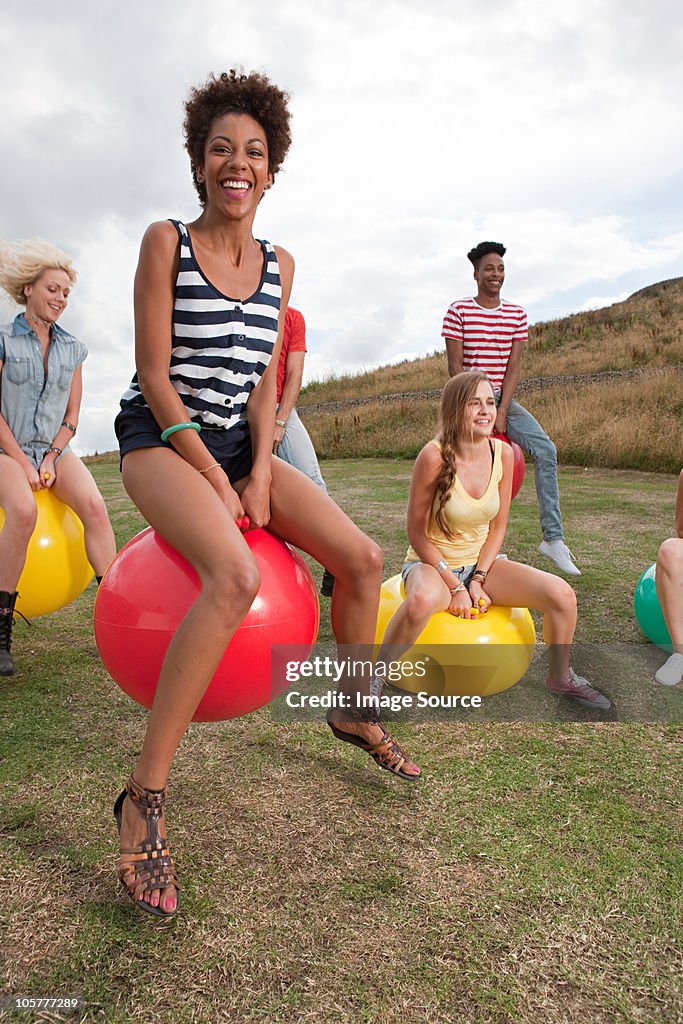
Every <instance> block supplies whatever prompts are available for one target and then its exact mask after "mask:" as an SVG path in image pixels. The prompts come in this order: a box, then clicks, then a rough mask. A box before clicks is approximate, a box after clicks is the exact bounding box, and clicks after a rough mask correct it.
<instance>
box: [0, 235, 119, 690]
mask: <svg viewBox="0 0 683 1024" xmlns="http://www.w3.org/2000/svg"><path fill="white" fill-rule="evenodd" d="M75 282H76V271H75V270H74V267H73V265H72V263H71V260H70V259H69V257H68V256H67V255H66V254H65V253H63V252H61V250H59V249H58V248H56V246H54V245H51V244H50V243H49V242H46V241H44V240H43V239H40V238H35V239H32V240H31V241H27V242H14V243H10V242H0V287H2V288H3V289H4V290H5V291H6V292H7V294H8V295H9V297H10V298H11V299H12V300H13V301H14V302H16V303H17V304H18V305H20V306H24V307H25V309H24V311H23V312H22V313H19V315H18V316H17V317H16V318H15V319H14V320H13V321H12V323H10V324H5V325H4V326H2V327H0V506H1V507H2V508H3V509H4V512H5V526H4V528H3V530H2V532H1V533H0V675H4V676H10V675H13V673H14V662H13V661H12V655H11V653H10V648H11V640H12V635H11V634H12V614H13V611H14V605H15V602H16V599H17V593H16V588H17V583H18V581H19V577H20V576H21V572H22V569H23V568H24V562H25V561H26V549H27V546H28V542H29V540H30V538H31V534H32V533H33V528H34V526H35V523H36V503H35V500H34V498H33V494H32V493H31V492H32V491H39V490H41V489H49V488H52V489H53V490H54V492H55V494H56V495H57V497H58V498H60V499H61V500H62V501H63V502H65V503H66V504H67V505H69V506H70V508H72V509H73V510H74V512H75V513H76V515H77V516H78V517H79V518H80V520H81V521H82V523H83V528H84V531H85V547H86V552H87V555H88V560H89V561H90V564H91V565H92V567H93V569H94V570H95V573H96V575H97V576H98V578H101V576H102V574H103V573H104V571H105V569H106V568H107V566H108V565H109V563H110V562H111V560H112V559H113V557H114V555H115V554H116V546H115V543H114V534H113V532H112V528H111V525H110V523H109V517H108V516H107V510H106V508H105V504H104V501H103V499H102V496H101V495H100V493H99V491H98V490H97V486H96V484H95V481H94V480H93V478H92V476H91V475H90V473H89V472H88V470H87V469H86V468H85V466H84V465H83V463H82V462H81V461H80V459H79V458H77V457H76V456H75V455H74V454H73V453H72V452H71V451H70V450H69V442H70V441H71V440H72V438H73V436H74V434H75V433H76V430H77V428H78V416H79V412H80V407H81V393H82V388H83V383H82V377H81V366H82V363H83V360H84V359H85V357H86V355H87V349H86V347H85V345H84V344H83V343H82V342H80V341H78V340H77V339H76V338H74V337H73V335H71V334H69V333H68V332H67V331H65V330H63V329H62V328H61V327H60V326H59V325H58V324H57V321H58V320H59V318H60V317H61V315H62V313H63V312H64V310H65V309H66V307H67V304H68V301H69V296H70V294H71V288H72V286H73V285H74V284H75Z"/></svg>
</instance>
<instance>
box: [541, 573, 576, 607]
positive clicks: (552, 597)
mask: <svg viewBox="0 0 683 1024" xmlns="http://www.w3.org/2000/svg"><path fill="white" fill-rule="evenodd" d="M548 599H549V606H550V607H549V609H548V610H553V611H556V612H560V613H561V614H563V615H572V616H576V594H575V593H574V591H573V589H572V587H570V585H569V584H568V583H567V581H566V580H563V579H561V578H560V577H559V576H554V577H553V582H552V583H551V585H550V587H549V592H548Z"/></svg>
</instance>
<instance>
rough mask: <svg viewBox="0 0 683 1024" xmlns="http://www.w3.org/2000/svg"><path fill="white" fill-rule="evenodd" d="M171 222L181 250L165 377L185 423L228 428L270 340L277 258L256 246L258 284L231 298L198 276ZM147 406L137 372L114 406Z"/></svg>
mask: <svg viewBox="0 0 683 1024" xmlns="http://www.w3.org/2000/svg"><path fill="white" fill-rule="evenodd" d="M171 223H172V224H174V225H175V227H176V230H177V232H178V236H179V239H180V253H179V262H178V277H177V279H176V285H175V301H174V303H173V318H172V329H171V335H172V341H171V364H170V369H169V377H170V380H171V384H172V385H173V387H174V388H175V389H176V391H177V392H178V394H179V395H180V398H181V399H182V401H183V404H184V405H185V408H186V409H187V412H188V417H189V419H191V420H193V421H194V422H197V423H201V424H202V425H203V426H207V427H216V428H219V429H223V430H230V429H231V428H233V427H236V426H238V425H240V424H244V422H245V421H246V417H247V412H246V407H247V400H248V399H249V395H250V394H251V392H252V391H253V389H254V388H255V387H256V385H257V384H258V382H259V380H260V379H261V377H262V376H263V373H264V371H265V369H266V367H267V366H268V363H269V362H270V357H271V356H272V354H273V349H274V348H275V343H276V342H277V334H278V315H279V312H280V299H281V296H282V285H281V282H280V268H279V266H278V262H277V256H276V254H275V250H274V248H273V246H272V245H271V244H270V242H263V241H261V242H259V244H260V246H261V249H262V251H263V272H262V274H261V280H260V282H259V286H258V288H257V290H256V292H255V293H254V294H253V295H252V296H251V298H249V299H245V300H244V301H243V302H242V301H240V300H239V299H231V298H228V296H227V295H223V293H222V292H220V291H219V290H218V289H217V288H216V287H215V286H214V285H213V284H211V282H210V281H209V279H208V278H207V277H206V276H205V275H204V272H203V271H202V269H201V267H200V266H199V264H198V263H197V259H196V257H195V254H194V249H193V247H192V240H191V239H190V234H189V232H188V230H187V228H186V227H185V225H184V224H182V223H181V222H180V221H176V220H173V221H171ZM146 404H147V403H146V402H145V399H144V396H143V395H142V392H141V391H140V385H139V383H138V375H137V373H136V374H135V376H134V377H133V380H132V381H131V384H130V387H129V388H128V389H127V391H126V392H125V393H124V395H123V396H122V398H121V408H125V407H126V406H128V405H146Z"/></svg>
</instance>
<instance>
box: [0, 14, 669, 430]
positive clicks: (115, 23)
mask: <svg viewBox="0 0 683 1024" xmlns="http://www.w3.org/2000/svg"><path fill="white" fill-rule="evenodd" d="M0 32H2V38H3V42H4V46H3V51H4V52H3V62H2V64H0V87H1V88H2V92H3V97H4V99H5V104H4V107H5V108H6V115H5V116H4V118H3V136H2V139H0V158H1V159H2V165H3V171H4V189H3V197H4V199H5V204H4V205H5V210H4V215H3V221H2V233H3V234H4V235H8V236H10V237H25V236H27V235H32V234H42V235H44V236H46V237H48V238H51V239H52V240H53V241H55V242H57V243H58V244H60V245H61V246H62V247H64V248H65V249H67V251H69V252H71V253H72V254H73V255H74V257H75V258H76V260H77V265H78V268H79V271H80V282H79V285H78V287H77V288H76V289H75V290H74V294H73V301H72V303H71V306H70V308H69V310H68V311H67V313H66V314H65V317H64V325H65V326H66V327H67V328H69V329H72V330H73V331H74V333H77V334H79V336H82V337H83V340H84V341H85V342H86V343H87V345H88V347H89V349H90V358H89V360H88V362H87V364H86V375H85V381H86V392H85V397H84V406H83V415H82V428H81V430H80V431H79V441H80V443H81V445H82V447H83V449H84V450H90V449H95V448H97V449H99V450H103V449H104V448H107V447H113V444H114V439H113V432H112V428H111V422H112V420H113V417H114V414H115V412H116V407H117V403H118V399H119V397H120V394H121V392H122V390H123V388H124V387H125V384H126V383H127V378H128V375H129V373H130V370H131V369H132V364H133V327H132V299H131V295H132V275H133V272H134V266H135V260H136V256H137V248H138V245H139V239H140V238H141V236H142V233H143V231H144V229H145V227H146V225H147V224H148V223H149V222H150V221H151V220H155V219H159V218H162V217H166V216H180V217H183V218H186V219H191V218H192V217H193V216H194V211H196V201H195V197H194V193H193V190H192V186H191V182H190V180H189V174H188V161H187V157H186V155H185V154H184V152H183V148H182V133H181V123H182V102H183V98H184V96H185V94H186V92H187V89H188V86H189V85H190V84H192V83H198V82H200V81H202V80H203V79H204V78H205V77H206V74H207V73H208V72H209V71H211V70H214V71H219V70H222V69H224V68H226V67H229V66H231V65H233V64H238V63H241V64H243V65H244V66H245V67H247V68H248V69H249V68H258V69H262V70H265V71H266V72H267V73H268V74H270V75H271V77H272V78H273V80H274V81H277V82H278V84H280V85H282V86H283V87H285V88H287V89H289V90H290V91H291V93H292V110H293V115H294V120H293V132H294V145H293V148H292V152H291V154H290V157H289V158H288V160H287V162H286V164H285V167H284V168H283V171H282V173H281V174H280V175H279V177H278V180H277V182H276V185H275V188H274V189H273V190H272V192H270V193H269V194H268V197H267V199H266V201H265V202H264V203H263V206H262V209H261V210H260V211H259V215H258V218H257V224H256V233H257V235H258V236H259V237H268V238H271V239H272V240H274V241H277V242H279V243H282V244H283V245H284V246H285V247H286V248H288V249H290V250H291V251H292V252H293V253H294V255H295V257H296V260H297V278H296V280H295V286H294V293H293V302H294V303H295V304H297V305H299V306H300V307H301V309H302V310H303V311H304V313H305V315H306V319H307V322H308V325H309V347H310V352H309V356H308V358H307V377H308V378H309V379H310V378H311V377H312V376H318V375H320V374H324V373H328V372H330V371H335V372H346V371H348V370H350V369H355V368H360V367H365V368H367V367H370V366H372V365H376V364H377V363H380V362H388V361H392V360H395V359H399V358H404V357H405V354H407V353H423V352H430V351H433V350H434V349H436V348H437V347H438V346H439V345H440V332H441V322H442V317H443V313H444V311H445V309H446V307H447V305H448V303H449V302H450V301H451V300H452V299H453V298H456V297H458V296H459V295H462V294H467V293H468V291H469V290H470V288H471V268H470V267H469V264H468V263H467V261H466V259H465V253H466V252H467V250H468V249H469V248H470V247H471V246H472V245H473V244H475V243H476V242H477V241H479V240H481V239H482V238H484V237H492V238H497V239H500V240H502V241H504V242H505V244H506V245H507V246H508V258H507V267H508V281H507V289H506V294H507V295H508V297H509V298H511V299H513V300H515V299H516V300H517V301H520V302H524V303H526V304H527V305H528V308H529V313H530V316H531V319H532V320H533V319H539V318H547V317H548V316H559V315H562V314H564V313H569V312H574V311H576V310H578V309H580V308H585V307H586V304H587V303H589V302H594V301H598V300H597V299H595V298H594V297H595V296H597V295H603V294H607V295H618V296H621V295H623V294H624V292H625V289H627V288H628V289H629V290H635V289H636V288H638V287H642V286H644V285H646V284H649V283H652V282H653V281H655V280H658V279H660V278H662V277H672V276H676V275H677V274H680V273H681V263H682V257H683V216H682V215H681V212H680V204H679V196H680V188H679V187H678V180H679V179H680V169H681V163H682V162H683V137H682V136H681V134H680V132H676V131H675V130H674V126H675V125H676V124H678V123H679V119H680V115H679V112H678V107H679V96H680V95H681V92H682V91H683V65H682V64H681V62H680V52H681V48H682V44H683V19H681V15H680V13H679V7H678V5H677V4H675V3H674V2H673V0H652V2H651V3H649V4H648V5H647V8H646V9H643V8H642V5H641V4H640V3H639V2H638V0H622V2H620V3H617V2H616V0H575V2H574V3H572V4H565V5H561V6H558V5H552V4H548V3H547V2H545V0H509V2H508V0H491V2H489V3H488V4H487V5H485V7H481V6H480V7H476V6H473V5H472V4H471V3H469V2H467V3H466V2H464V0H425V2H423V3H422V4H421V5H420V6H419V8H416V7H415V5H414V3H413V2H412V0H410V2H409V0H387V2H386V3H383V4H381V5H380V4H375V5H370V4H369V3H367V2H366V0H349V3H347V4H344V5H339V4H338V3H333V2H332V0H318V2H316V3H311V2H308V0H283V2H282V3H281V4H278V5H275V6H274V7H273V6H271V8H269V9H268V10H267V11H265V10H264V9H263V8H258V7H252V6H249V5H247V6H246V7H244V6H243V7H242V8H239V9H236V8H234V6H233V7H226V6H225V4H224V3H222V2H220V0H204V2H200V3H198V4H194V5H188V4H186V3H180V2H179V0H169V2H168V3H166V4H165V5H164V8H163V16H162V15H161V14H160V12H159V9H158V8H156V7H153V6H149V5H141V4H139V3H138V4H133V3H132V2H131V0H123V2H122V3H119V4H116V5H115V4H114V3H112V2H109V3H106V2H105V3H103V4H98V5H92V4H89V3H85V0H77V2H75V3H72V4H70V5H68V6H67V7H65V8H60V10H59V12H58V14H57V12H56V11H55V8H54V7H53V6H52V5H50V4H48V3H47V2H46V0H35V2H34V3H33V4H31V5H30V7H28V8H22V9H21V11H20V10H19V9H18V8H15V9H7V10H6V11H4V12H3V14H2V15H0ZM29 55H30V61H29V59H28V58H29Z"/></svg>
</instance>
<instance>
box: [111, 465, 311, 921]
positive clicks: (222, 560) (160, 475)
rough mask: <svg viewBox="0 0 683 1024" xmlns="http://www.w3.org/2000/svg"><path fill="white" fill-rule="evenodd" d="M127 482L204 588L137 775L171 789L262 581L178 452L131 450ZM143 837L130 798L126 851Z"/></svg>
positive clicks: (181, 635) (180, 633) (179, 642)
mask: <svg viewBox="0 0 683 1024" xmlns="http://www.w3.org/2000/svg"><path fill="white" fill-rule="evenodd" d="M123 482H124V485H125V487H126V490H127V491H128V493H129V494H130V496H131V498H132V499H133V501H134V502H135V504H136V505H137V507H138V508H139V509H140V511H141V512H142V514H143V516H144V517H145V519H146V520H147V522H148V523H150V524H151V525H152V526H153V527H154V529H156V530H158V532H159V533H160V534H161V536H163V537H164V538H165V540H167V541H168V543H169V544H171V545H172V546H173V547H174V548H175V549H176V550H177V551H179V552H180V553H181V554H182V555H183V556H184V557H185V558H186V559H187V560H188V561H189V562H190V564H191V565H192V566H193V567H194V569H195V570H196V572H197V574H198V575H199V579H200V582H201V588H202V589H201V592H200V595H199V597H198V598H197V600H196V601H195V603H194V605H193V606H192V607H191V608H190V610H189V611H188V613H187V615H186V616H185V618H184V619H183V621H182V622H181V624H180V626H179V628H178V630H177V632H176V634H175V636H174V637H173V640H172V641H171V644H170V646H169V648H168V652H167V654H166V658H165V659H164V663H163V666H162V669H161V673H160V676H159V682H158V685H157V690H156V696H155V699H154V703H153V706H152V710H151V712H150V716H149V723H148V726H147V733H146V735H145V741H144V744H143V748H142V752H141V754H140V758H139V760H138V763H137V765H136V767H135V771H134V778H135V781H136V782H137V783H138V785H140V786H143V787H144V788H145V789H152V790H160V789H163V787H164V786H165V785H166V781H167V778H168V772H169V768H170V765H171V761H172V759H173V756H174V754H175V752H176V749H177V747H178V743H179V742H180V739H181V737H182V736H183V734H184V732H185V730H186V729H187V726H188V724H189V722H190V720H191V718H192V716H193V714H194V712H195V710H196V708H197V705H198V704H199V701H200V700H201V698H202V696H203V694H204V692H205V690H206V688H207V686H208V684H209V682H210V680H211V677H212V675H213V673H214V672H215V670H216V668H217V666H218V663H219V661H220V659H221V656H222V654H223V651H224V649H225V647H226V645H227V643H228V641H229V640H230V638H231V637H232V635H233V633H234V632H235V630H236V629H237V627H238V626H239V624H240V622H241V621H242V619H243V618H244V616H245V615H246V613H247V611H248V610H249V608H250V606H251V603H252V601H253V599H254V597H255V595H256V593H257V591H258V587H259V582H260V580H259V573H258V569H257V566H256V562H255V559H254V558H253V556H252V554H251V552H250V551H249V548H248V547H247V545H246V543H245V541H244V538H243V537H242V535H241V534H240V532H239V530H238V529H237V527H236V525H235V523H234V522H233V520H232V519H231V518H230V516H229V515H228V512H227V510H226V508H225V506H224V505H223V503H222V502H221V501H220V499H219V498H218V496H217V494H216V492H215V491H214V489H213V488H212V487H211V485H210V484H209V483H208V482H207V481H206V480H205V479H204V478H203V477H202V476H200V475H199V474H198V473H197V472H196V470H194V469H193V468H192V467H191V466H190V465H188V463H187V462H185V461H184V460H183V459H181V458H180V456H178V455H177V454H176V453H175V452H170V451H167V450H165V449H162V448H147V449H140V450H137V451H133V452H130V453H129V454H128V455H126V456H125V458H124V462H123ZM314 490H315V488H314ZM198 509H201V515H198V514H197V510H198ZM161 824H162V826H163V821H162V823H161ZM145 835H146V824H145V822H144V820H143V819H142V818H141V817H140V815H139V814H138V813H137V811H136V810H135V809H134V808H133V807H132V806H131V801H130V800H126V801H124V804H123V808H122V827H121V846H122V848H123V847H130V846H135V845H136V844H137V843H139V842H141V841H142V840H143V839H144V837H145ZM159 897H160V894H159V892H158V890H155V891H153V892H151V893H147V894H146V895H145V899H147V900H148V902H151V903H152V905H153V906H157V905H159V906H160V907H161V909H162V910H165V911H168V912H170V911H172V910H173V909H174V907H175V902H176V892H175V889H174V887H173V886H169V887H167V888H166V889H164V890H163V892H162V893H161V898H159Z"/></svg>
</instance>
